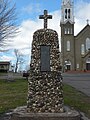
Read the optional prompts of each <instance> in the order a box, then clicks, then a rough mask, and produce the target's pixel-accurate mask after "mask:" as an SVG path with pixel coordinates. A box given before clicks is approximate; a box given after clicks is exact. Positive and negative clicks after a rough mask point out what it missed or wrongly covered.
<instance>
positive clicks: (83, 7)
mask: <svg viewBox="0 0 90 120" xmlns="http://www.w3.org/2000/svg"><path fill="white" fill-rule="evenodd" d="M74 8H75V10H74V11H75V35H76V34H78V33H79V32H80V31H81V30H82V29H83V28H84V26H85V25H86V24H87V22H86V20H87V19H90V14H89V12H88V11H90V2H86V1H84V0H80V1H78V2H77V3H76V5H75V6H74Z"/></svg>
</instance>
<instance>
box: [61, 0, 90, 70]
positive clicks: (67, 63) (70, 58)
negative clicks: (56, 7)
mask: <svg viewBox="0 0 90 120" xmlns="http://www.w3.org/2000/svg"><path fill="white" fill-rule="evenodd" d="M73 9H74V6H73V0H62V17H61V22H60V26H61V56H62V67H63V71H65V70H67V71H68V70H70V71H72V70H76V71H83V70H84V71H89V70H90V25H89V23H88V21H87V25H86V26H85V27H84V28H83V29H82V30H81V31H80V32H79V33H78V34H77V35H76V36H74V24H75V22H74V12H73Z"/></svg>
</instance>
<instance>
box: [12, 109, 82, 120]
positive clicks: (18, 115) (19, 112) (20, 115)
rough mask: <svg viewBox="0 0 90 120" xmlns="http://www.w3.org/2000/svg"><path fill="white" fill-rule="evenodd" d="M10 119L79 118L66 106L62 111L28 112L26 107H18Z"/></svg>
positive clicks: (62, 119)
mask: <svg viewBox="0 0 90 120" xmlns="http://www.w3.org/2000/svg"><path fill="white" fill-rule="evenodd" d="M10 120H80V114H79V112H78V111H76V110H71V109H70V108H68V107H65V112H64V113H28V112H27V108H26V107H18V108H16V109H15V110H14V112H13V114H12V115H11V119H10Z"/></svg>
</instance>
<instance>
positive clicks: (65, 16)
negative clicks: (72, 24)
mask: <svg viewBox="0 0 90 120" xmlns="http://www.w3.org/2000/svg"><path fill="white" fill-rule="evenodd" d="M65 19H67V9H65Z"/></svg>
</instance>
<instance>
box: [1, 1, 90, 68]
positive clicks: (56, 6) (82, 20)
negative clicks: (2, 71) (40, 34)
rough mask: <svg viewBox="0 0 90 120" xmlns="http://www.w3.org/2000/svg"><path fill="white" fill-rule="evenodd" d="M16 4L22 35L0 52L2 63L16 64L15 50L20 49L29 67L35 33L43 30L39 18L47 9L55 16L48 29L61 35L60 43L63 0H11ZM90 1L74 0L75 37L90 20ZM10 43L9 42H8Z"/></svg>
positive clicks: (41, 21)
mask: <svg viewBox="0 0 90 120" xmlns="http://www.w3.org/2000/svg"><path fill="white" fill-rule="evenodd" d="M11 2H12V3H16V12H17V18H18V19H17V21H18V24H19V27H20V31H21V32H20V34H19V35H18V36H16V37H15V38H14V39H12V40H11V43H9V44H8V46H7V47H5V48H3V50H8V51H6V52H0V61H2V60H4V61H9V60H10V61H11V62H12V63H13V64H14V63H15V60H16V58H15V54H14V52H13V50H14V49H18V50H19V51H20V53H21V54H23V55H24V58H25V61H26V62H25V65H24V66H27V65H29V62H30V54H31V53H30V51H31V43H32V39H33V38H32V36H33V33H34V31H36V30H37V29H40V28H43V20H39V18H38V16H39V15H42V14H43V11H44V10H45V9H47V10H48V12H49V14H51V15H53V19H52V20H49V22H48V27H49V28H51V29H54V30H56V31H57V32H58V34H59V42H60V19H61V0H11ZM89 11H90V0H79V1H78V0H74V16H75V35H76V34H77V33H78V32H79V31H80V30H81V29H82V28H83V27H84V26H85V25H86V20H87V19H89V20H90V12H89ZM7 41H8V40H7Z"/></svg>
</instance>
